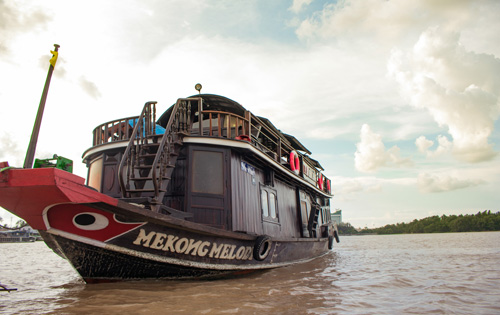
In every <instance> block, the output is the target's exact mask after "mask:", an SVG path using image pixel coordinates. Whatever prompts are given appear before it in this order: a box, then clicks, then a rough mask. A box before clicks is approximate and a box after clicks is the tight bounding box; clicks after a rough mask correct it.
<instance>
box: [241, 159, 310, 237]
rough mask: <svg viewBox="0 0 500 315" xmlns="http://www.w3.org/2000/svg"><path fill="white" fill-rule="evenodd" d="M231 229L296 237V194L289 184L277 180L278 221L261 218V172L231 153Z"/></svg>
mask: <svg viewBox="0 0 500 315" xmlns="http://www.w3.org/2000/svg"><path fill="white" fill-rule="evenodd" d="M231 182H232V196H231V203H232V217H233V230H234V231H242V232H247V233H249V234H257V235H261V234H266V235H270V236H276V237H300V235H301V233H300V229H299V222H298V213H297V211H298V206H297V197H296V196H297V193H296V189H295V187H293V186H290V185H288V184H285V183H284V182H281V181H279V180H277V179H275V181H274V187H271V188H272V189H273V190H275V191H276V194H277V199H278V221H279V222H278V223H275V222H269V221H265V220H263V217H262V209H261V205H260V202H261V201H260V198H261V195H260V194H261V186H263V185H264V183H265V173H264V171H263V170H261V169H258V168H257V167H255V166H254V165H252V164H251V163H250V162H248V161H247V160H243V159H242V157H241V156H240V155H239V154H237V153H235V152H233V153H232V154H231Z"/></svg>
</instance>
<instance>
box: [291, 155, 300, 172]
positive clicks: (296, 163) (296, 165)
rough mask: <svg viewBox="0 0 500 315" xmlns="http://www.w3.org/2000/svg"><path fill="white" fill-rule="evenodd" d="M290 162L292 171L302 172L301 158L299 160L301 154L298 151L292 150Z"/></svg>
mask: <svg viewBox="0 0 500 315" xmlns="http://www.w3.org/2000/svg"><path fill="white" fill-rule="evenodd" d="M288 162H289V163H290V169H291V170H292V172H294V173H295V174H297V175H299V173H300V160H299V155H298V154H297V152H295V151H292V152H290V158H289V159H288Z"/></svg>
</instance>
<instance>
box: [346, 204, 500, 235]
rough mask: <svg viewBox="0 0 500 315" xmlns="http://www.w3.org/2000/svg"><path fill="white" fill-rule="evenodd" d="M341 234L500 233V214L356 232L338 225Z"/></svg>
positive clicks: (437, 219) (435, 219)
mask: <svg viewBox="0 0 500 315" xmlns="http://www.w3.org/2000/svg"><path fill="white" fill-rule="evenodd" d="M338 229H339V234H344V235H345V234H410V233H446V232H482V231H500V212H496V213H492V212H491V211H490V210H485V211H483V212H478V213H476V214H466V215H462V214H461V215H448V216H447V215H442V216H437V215H436V216H432V217H427V218H423V219H420V220H417V219H415V220H413V221H412V222H410V223H396V224H388V225H385V226H383V227H379V228H374V229H369V228H364V229H362V230H359V231H358V230H356V229H355V228H354V227H353V226H351V224H349V223H341V224H339V225H338Z"/></svg>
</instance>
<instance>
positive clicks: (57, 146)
mask: <svg viewBox="0 0 500 315" xmlns="http://www.w3.org/2000/svg"><path fill="white" fill-rule="evenodd" d="M499 14H500V1H496V0H491V1H488V0H484V1H481V0H476V1H467V0H418V1H407V0H342V1H341V0H339V1H327V0H321V1H320V0H255V1H231V0H213V1H202V0H173V1H158V0H121V1H110V0H99V1H97V0H88V1H63V0H57V1H56V0H45V1H35V0H16V1H12V0H0V117H1V121H2V122H1V124H0V161H8V162H9V164H10V165H11V166H18V167H22V165H23V162H24V157H25V154H26V149H27V147H28V144H29V139H30V135H31V132H32V129H33V123H34V120H35V116H36V111H37V108H38V105H39V102H40V97H41V94H42V90H43V85H44V82H45V79H46V77H47V70H48V66H49V63H48V60H49V59H50V57H51V56H52V54H51V53H50V50H53V47H54V46H53V44H59V45H60V46H61V47H60V49H59V58H58V61H57V64H56V67H55V70H54V75H53V77H52V81H51V85H50V90H49V94H48V98H47V104H46V107H45V112H44V117H43V121H42V125H41V131H40V135H39V140H38V144H37V151H36V157H37V158H50V157H52V155H53V154H58V155H60V156H64V157H67V158H70V159H72V160H74V173H75V174H77V175H80V176H82V177H86V166H85V165H84V164H83V163H80V162H81V160H82V158H81V157H82V153H83V152H84V150H86V149H87V148H89V147H90V146H91V144H92V130H93V129H94V128H95V127H96V126H97V125H100V124H101V123H104V122H107V121H111V120H115V119H118V118H123V117H128V116H135V115H139V114H140V112H141V110H142V106H143V104H144V103H145V102H147V101H158V105H157V106H158V107H157V108H158V110H159V111H160V112H162V111H164V110H166V109H167V108H168V107H169V106H171V105H172V104H174V103H175V101H176V100H177V98H180V97H187V96H190V95H193V94H196V91H195V89H194V85H195V84H196V83H201V84H202V85H203V90H202V92H203V93H211V94H219V95H223V96H226V97H229V98H231V99H233V100H235V101H237V102H239V103H240V104H242V105H243V106H244V107H245V108H246V109H248V110H250V111H251V112H252V113H254V114H255V115H258V116H263V117H266V118H268V119H270V120H271V121H272V122H273V124H274V125H275V126H276V127H277V128H279V129H281V130H282V131H283V132H285V133H288V134H293V135H294V136H295V137H296V138H297V139H299V140H300V141H301V142H302V143H303V144H304V145H305V146H306V147H307V148H308V149H309V150H310V151H311V152H313V154H312V158H314V159H316V160H318V161H319V162H320V163H321V164H322V166H323V167H324V168H325V175H326V176H327V177H329V178H330V179H332V190H333V193H334V197H333V199H332V208H333V209H341V210H342V215H343V217H342V219H343V221H344V222H349V223H351V224H352V225H353V226H355V227H369V228H373V227H379V226H383V225H386V224H393V223H398V222H410V221H413V220H414V219H421V218H424V217H428V216H433V215H443V214H445V215H451V214H457V215H458V214H474V213H477V212H478V211H484V210H491V211H495V212H496V211H500V194H499V193H498V191H499V187H500V163H499V162H500V157H499V154H498V153H499V151H500V122H499V115H500V98H499V97H500V41H499V40H498V39H499V38H500V19H498V15H499ZM0 217H2V218H3V223H11V221H12V220H14V223H15V221H16V218H14V219H12V216H11V215H10V214H9V213H8V212H7V211H5V210H3V209H1V208H0Z"/></svg>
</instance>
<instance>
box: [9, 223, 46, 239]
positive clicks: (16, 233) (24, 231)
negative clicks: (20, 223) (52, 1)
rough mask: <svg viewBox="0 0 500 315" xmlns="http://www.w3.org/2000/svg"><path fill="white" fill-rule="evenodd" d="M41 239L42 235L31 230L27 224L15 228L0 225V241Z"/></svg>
mask: <svg viewBox="0 0 500 315" xmlns="http://www.w3.org/2000/svg"><path fill="white" fill-rule="evenodd" d="M41 240H42V237H41V236H40V234H39V233H38V231H37V230H33V229H32V228H31V226H28V225H27V226H24V227H22V228H20V229H16V230H11V229H4V228H1V227H0V243H19V242H34V241H41Z"/></svg>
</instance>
